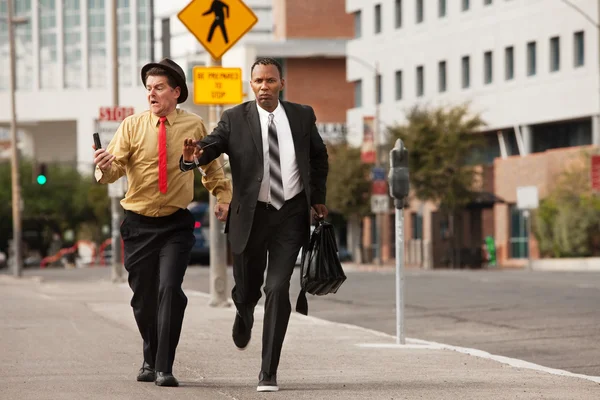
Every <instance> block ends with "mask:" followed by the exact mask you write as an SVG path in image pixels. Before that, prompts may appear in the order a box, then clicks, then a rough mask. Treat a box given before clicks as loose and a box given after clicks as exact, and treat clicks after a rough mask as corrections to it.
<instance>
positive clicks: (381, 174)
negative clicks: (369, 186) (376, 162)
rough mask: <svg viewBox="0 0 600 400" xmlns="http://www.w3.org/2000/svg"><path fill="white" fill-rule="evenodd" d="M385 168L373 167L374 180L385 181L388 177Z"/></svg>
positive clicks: (372, 175)
mask: <svg viewBox="0 0 600 400" xmlns="http://www.w3.org/2000/svg"><path fill="white" fill-rule="evenodd" d="M385 175H386V173H385V168H381V167H373V168H372V169H371V179H372V180H374V181H384V180H385V178H386V176H385Z"/></svg>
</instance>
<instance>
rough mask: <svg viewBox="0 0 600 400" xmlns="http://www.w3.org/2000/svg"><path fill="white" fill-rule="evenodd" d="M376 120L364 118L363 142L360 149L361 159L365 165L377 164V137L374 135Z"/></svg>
mask: <svg viewBox="0 0 600 400" xmlns="http://www.w3.org/2000/svg"><path fill="white" fill-rule="evenodd" d="M374 121H375V118H373V117H363V142H362V145H361V147H360V159H361V161H362V162H363V163H364V164H375V161H376V157H377V152H376V151H375V135H374V134H373V127H374Z"/></svg>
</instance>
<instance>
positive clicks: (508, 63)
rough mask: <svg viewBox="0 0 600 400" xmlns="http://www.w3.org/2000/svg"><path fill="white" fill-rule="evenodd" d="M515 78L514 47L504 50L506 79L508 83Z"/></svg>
mask: <svg viewBox="0 0 600 400" xmlns="http://www.w3.org/2000/svg"><path fill="white" fill-rule="evenodd" d="M514 77H515V50H514V48H513V47H512V46H510V47H507V48H505V49H504V79H506V80H507V81H510V80H512V79H513V78H514Z"/></svg>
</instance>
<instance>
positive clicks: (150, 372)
mask: <svg viewBox="0 0 600 400" xmlns="http://www.w3.org/2000/svg"><path fill="white" fill-rule="evenodd" d="M155 379H156V373H155V372H154V368H152V367H151V366H150V364H148V363H147V362H146V361H144V363H143V364H142V368H140V372H138V376H137V381H138V382H154V380H155Z"/></svg>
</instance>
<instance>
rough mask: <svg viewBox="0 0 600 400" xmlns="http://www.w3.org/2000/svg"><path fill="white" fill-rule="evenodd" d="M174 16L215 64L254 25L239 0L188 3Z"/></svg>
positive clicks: (210, 0) (207, 0)
mask: <svg viewBox="0 0 600 400" xmlns="http://www.w3.org/2000/svg"><path fill="white" fill-rule="evenodd" d="M177 16H178V17H179V20H180V21H181V22H182V23H183V25H185V27H186V28H187V29H188V30H189V31H190V32H191V33H192V34H193V35H194V36H195V37H196V39H198V41H199V42H200V43H201V44H202V46H204V48H205V49H206V51H208V52H209V53H210V55H211V56H212V57H213V58H214V59H216V60H219V59H220V58H221V57H222V56H223V54H225V53H226V52H227V50H229V49H230V48H231V47H233V45H234V44H235V43H236V42H237V41H238V40H240V39H241V37H242V36H244V35H245V34H246V32H248V31H249V30H250V29H252V27H253V26H254V25H255V24H256V23H257V22H258V18H257V17H256V15H255V14H254V13H253V12H252V10H251V9H250V8H249V7H248V6H247V5H246V4H244V2H243V1H242V0H192V1H191V2H190V3H189V4H188V5H187V6H186V7H185V8H184V9H183V10H181V11H180V12H179V14H178V15H177Z"/></svg>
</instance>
